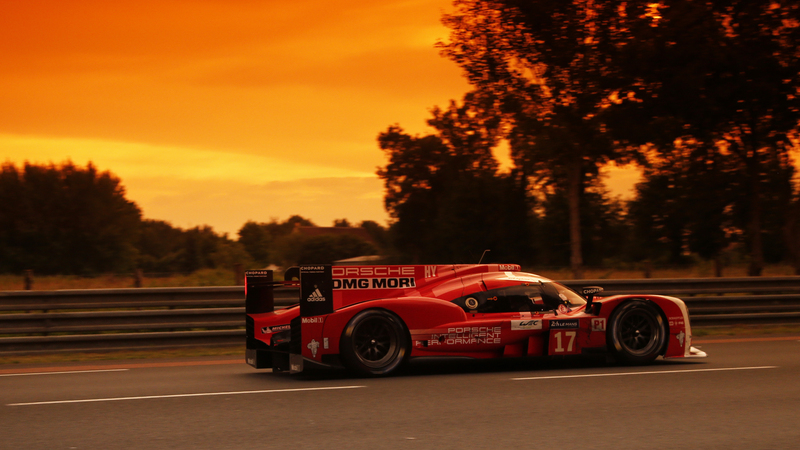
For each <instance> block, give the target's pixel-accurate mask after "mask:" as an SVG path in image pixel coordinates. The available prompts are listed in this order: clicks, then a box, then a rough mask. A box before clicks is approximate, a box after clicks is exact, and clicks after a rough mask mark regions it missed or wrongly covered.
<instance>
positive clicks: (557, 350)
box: [549, 330, 580, 355]
mask: <svg viewBox="0 0 800 450" xmlns="http://www.w3.org/2000/svg"><path fill="white" fill-rule="evenodd" d="M577 336H578V332H577V331H575V330H571V331H564V330H557V331H551V332H550V351H549V353H550V354H551V355H572V354H576V353H580V349H579V348H578V345H577V342H575V338H576V337H577Z"/></svg>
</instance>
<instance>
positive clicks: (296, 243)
mask: <svg viewBox="0 0 800 450" xmlns="http://www.w3.org/2000/svg"><path fill="white" fill-rule="evenodd" d="M284 251H285V254H284V255H283V261H284V263H285V265H287V266H289V265H296V264H333V263H334V261H338V260H341V259H348V258H354V257H356V256H365V255H374V254H375V253H376V250H375V247H373V246H372V245H371V244H370V243H368V242H366V241H364V240H363V239H359V238H358V237H356V236H351V235H347V234H344V235H322V236H304V235H300V234H295V235H290V236H288V237H286V239H285V247H284Z"/></svg>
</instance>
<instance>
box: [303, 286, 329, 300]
mask: <svg viewBox="0 0 800 450" xmlns="http://www.w3.org/2000/svg"><path fill="white" fill-rule="evenodd" d="M306 301H309V302H324V301H325V296H324V295H322V292H320V291H319V289H314V292H312V293H311V295H309V296H308V298H307V299H306Z"/></svg>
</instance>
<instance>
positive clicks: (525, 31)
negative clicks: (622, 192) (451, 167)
mask: <svg viewBox="0 0 800 450" xmlns="http://www.w3.org/2000/svg"><path fill="white" fill-rule="evenodd" d="M455 6H456V12H455V13H454V14H450V15H445V16H444V19H443V21H444V23H445V25H447V26H448V27H449V28H450V29H451V33H450V41H449V42H447V43H444V44H441V47H442V49H443V54H444V55H445V56H447V57H449V58H450V59H452V60H453V61H455V62H456V63H457V64H458V65H460V66H461V67H462V68H463V69H464V72H465V74H466V76H467V78H468V80H469V82H470V83H471V84H472V85H473V86H474V88H475V89H476V91H478V92H480V93H481V96H485V97H489V98H491V99H492V102H490V103H492V105H493V107H494V108H495V112H494V114H495V116H497V117H502V118H503V119H504V121H505V122H506V123H507V125H508V138H509V141H510V144H511V151H512V157H513V158H514V162H515V163H516V165H517V167H518V168H519V169H520V170H522V171H523V173H525V174H526V175H528V176H535V177H536V178H537V179H538V183H537V184H543V183H546V184H548V185H551V186H554V187H555V188H556V189H557V190H561V191H563V192H565V193H566V198H567V200H568V204H569V209H568V211H569V220H568V221H567V223H566V224H565V225H566V226H568V227H569V232H570V250H569V252H570V261H571V266H572V269H573V272H574V273H575V274H576V275H578V276H580V273H581V270H582V269H581V267H582V265H583V253H584V249H583V248H582V245H583V244H582V239H581V237H582V233H581V227H582V220H583V219H582V217H583V216H584V214H583V207H582V206H581V203H580V200H581V199H582V198H583V196H584V195H583V194H584V191H585V189H586V187H587V186H588V185H590V184H591V183H592V179H593V178H594V177H596V175H597V173H598V168H599V167H600V166H602V165H603V164H606V163H607V162H609V161H616V162H621V163H626V162H629V161H631V160H633V159H636V158H637V154H636V152H635V151H631V150H632V149H631V148H629V147H627V146H625V145H619V144H618V143H616V142H614V140H613V139H612V136H611V134H610V133H609V132H608V130H607V128H608V126H607V124H606V121H605V115H606V113H607V112H608V111H609V110H610V109H613V108H614V106H615V102H613V101H612V99H615V98H616V99H617V100H618V102H622V101H623V100H625V99H619V98H617V97H615V94H616V93H617V92H618V91H619V90H620V89H621V88H623V87H624V84H625V83H626V82H630V81H631V80H629V79H628V78H626V77H625V76H624V74H621V73H620V66H619V62H618V59H619V53H620V49H621V48H622V47H623V46H624V44H626V43H627V42H628V41H629V40H630V39H631V35H630V33H629V27H628V21H629V20H631V17H629V16H628V15H627V14H624V12H626V11H629V10H632V9H634V7H632V6H631V5H629V4H628V3H626V2H621V1H585V0H573V1H565V0H537V1H530V0H526V1H520V0H457V1H456V2H455ZM630 12H632V11H630ZM632 17H635V16H632Z"/></svg>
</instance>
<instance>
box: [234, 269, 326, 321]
mask: <svg viewBox="0 0 800 450" xmlns="http://www.w3.org/2000/svg"><path fill="white" fill-rule="evenodd" d="M294 278H299V279H300V281H299V282H298V281H295V280H294ZM284 279H285V280H284V281H274V276H273V271H272V270H248V271H247V272H245V274H244V280H245V283H244V296H245V313H246V314H248V315H250V314H263V313H271V312H274V311H275V291H274V289H275V288H276V287H297V286H298V285H299V286H300V298H299V303H300V315H301V316H302V317H311V316H320V315H324V314H331V313H332V312H333V278H332V275H331V266H330V265H314V266H300V267H291V268H289V269H288V270H287V271H286V273H285V274H284Z"/></svg>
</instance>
